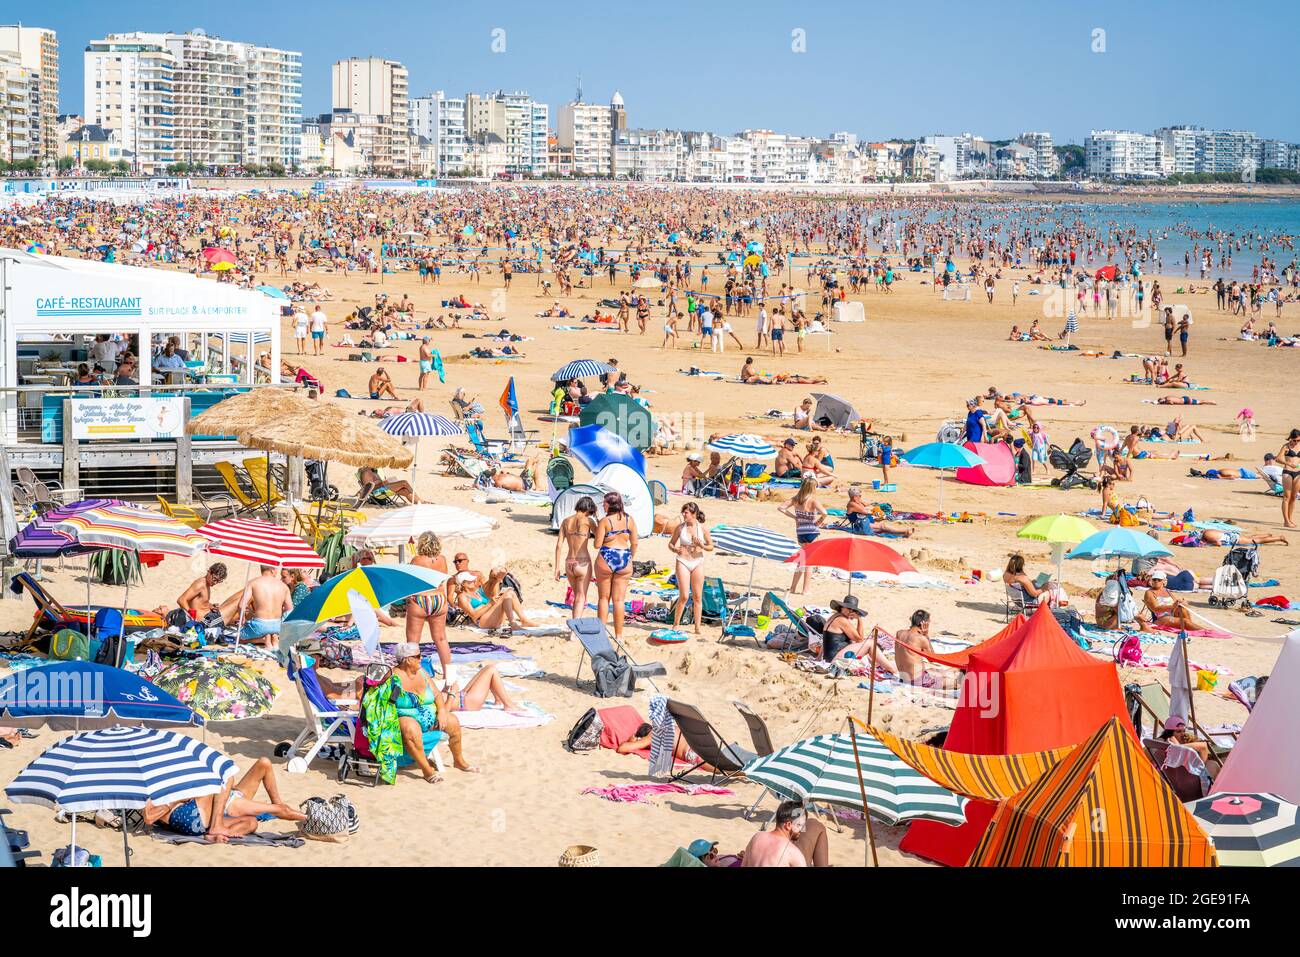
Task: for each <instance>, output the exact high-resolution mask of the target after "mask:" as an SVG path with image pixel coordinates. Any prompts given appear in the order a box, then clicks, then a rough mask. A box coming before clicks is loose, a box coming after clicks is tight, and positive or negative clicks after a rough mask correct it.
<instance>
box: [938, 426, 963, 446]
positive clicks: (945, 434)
mask: <svg viewBox="0 0 1300 957" xmlns="http://www.w3.org/2000/svg"><path fill="white" fill-rule="evenodd" d="M965 431H966V430H965V428H964V427H963V426H962V423H960V422H945V423H944V424H943V425H941V426H939V431H938V432H936V433H935V436H934V437H935V439H936V440H937V441H939V442H947V443H948V444H950V445H960V444H961V437H962V434H963V433H964V432H965Z"/></svg>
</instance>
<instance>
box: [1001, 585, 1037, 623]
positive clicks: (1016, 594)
mask: <svg viewBox="0 0 1300 957" xmlns="http://www.w3.org/2000/svg"><path fill="white" fill-rule="evenodd" d="M1002 587H1003V588H1004V589H1005V590H1006V603H1005V606H1004V607H1003V609H1002V610H1003V613H1004V614H1005V616H1006V617H1005V618H1003V621H1010V620H1011V616H1012V615H1023V614H1026V609H1027V606H1028V602H1029V598H1028V596H1027V595H1025V590H1024V589H1023V588H1021V587H1020V586H1019V585H1010V584H1007V583H1006V582H1003V583H1002ZM1029 613H1030V614H1032V609H1030V610H1029Z"/></svg>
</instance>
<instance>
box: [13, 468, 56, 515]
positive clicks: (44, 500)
mask: <svg viewBox="0 0 1300 957" xmlns="http://www.w3.org/2000/svg"><path fill="white" fill-rule="evenodd" d="M14 475H15V476H16V477H17V479H18V481H17V482H16V483H15V488H22V490H23V491H24V492H25V493H26V494H27V497H28V499H29V500H30V502H31V504H32V507H33V508H34V509H36V511H38V512H46V511H49V510H50V509H52V508H57V507H58V506H59V504H60V502H59V498H58V497H57V496H56V495H55V494H54V491H52V490H58V491H59V492H60V493H62V491H63V486H62V485H60V484H59V483H58V482H55V481H49V482H42V481H41V480H40V479H39V478H37V477H36V473H35V472H33V471H32V470H31V469H29V468H27V467H26V466H22V465H20V466H19V467H18V468H16V469H14Z"/></svg>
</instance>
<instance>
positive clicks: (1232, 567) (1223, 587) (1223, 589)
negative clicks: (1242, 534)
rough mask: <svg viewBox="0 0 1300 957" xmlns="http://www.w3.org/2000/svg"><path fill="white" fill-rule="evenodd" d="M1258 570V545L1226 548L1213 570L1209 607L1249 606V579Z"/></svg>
mask: <svg viewBox="0 0 1300 957" xmlns="http://www.w3.org/2000/svg"><path fill="white" fill-rule="evenodd" d="M1258 572H1259V546H1258V545H1238V546H1236V547H1234V548H1231V549H1229V550H1228V554H1227V555H1225V556H1224V559H1223V564H1222V565H1220V566H1219V567H1218V568H1217V569H1216V570H1215V572H1214V586H1213V587H1212V588H1211V589H1210V607H1211V608H1218V607H1223V608H1230V607H1232V606H1233V605H1238V604H1239V605H1241V606H1242V607H1243V608H1249V607H1250V579H1251V578H1252V577H1253V576H1254V575H1256V574H1257V573H1258Z"/></svg>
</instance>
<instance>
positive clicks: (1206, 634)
mask: <svg viewBox="0 0 1300 957" xmlns="http://www.w3.org/2000/svg"><path fill="white" fill-rule="evenodd" d="M1155 627H1156V628H1158V629H1159V630H1161V631H1170V632H1174V633H1175V634H1176V633H1178V632H1180V631H1182V629H1181V628H1179V627H1178V626H1177V625H1156V626H1155ZM1187 637H1188V638H1231V637H1232V633H1231V632H1227V631H1220V630H1219V629H1217V628H1197V629H1196V630H1194V631H1193V630H1190V629H1189V630H1188V631H1187Z"/></svg>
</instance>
